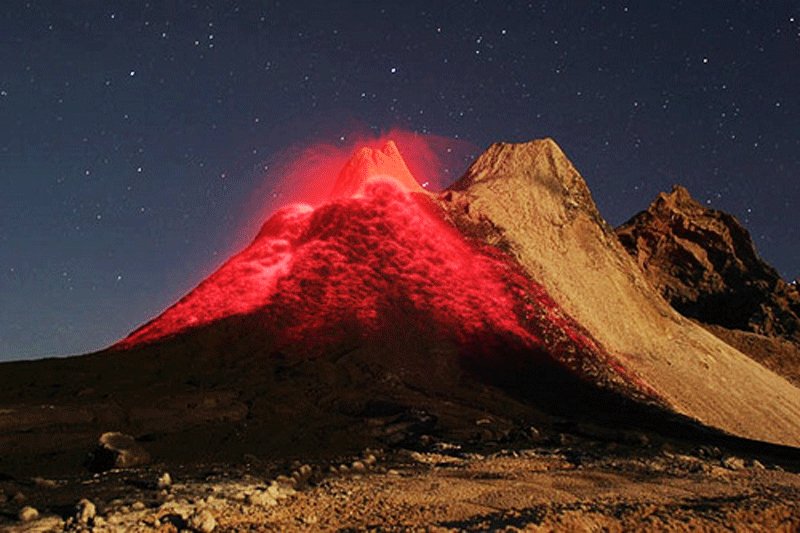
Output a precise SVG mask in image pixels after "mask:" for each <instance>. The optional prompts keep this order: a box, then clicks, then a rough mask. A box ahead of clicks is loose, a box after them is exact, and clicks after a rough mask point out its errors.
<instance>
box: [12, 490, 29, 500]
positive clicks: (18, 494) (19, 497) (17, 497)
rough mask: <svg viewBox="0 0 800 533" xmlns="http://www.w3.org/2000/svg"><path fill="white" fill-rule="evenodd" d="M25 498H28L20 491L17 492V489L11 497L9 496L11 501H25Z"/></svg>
mask: <svg viewBox="0 0 800 533" xmlns="http://www.w3.org/2000/svg"><path fill="white" fill-rule="evenodd" d="M27 499H28V498H27V497H26V496H25V495H24V494H22V493H21V492H19V491H17V492H16V493H15V494H14V496H12V497H11V501H12V502H14V503H22V502H24V501H25V500H27Z"/></svg>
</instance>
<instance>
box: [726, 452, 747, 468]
mask: <svg viewBox="0 0 800 533" xmlns="http://www.w3.org/2000/svg"><path fill="white" fill-rule="evenodd" d="M722 466H724V467H725V468H727V469H728V470H741V469H742V468H744V467H745V463H744V459H742V458H740V457H735V456H733V455H731V456H728V457H726V458H725V459H723V460H722Z"/></svg>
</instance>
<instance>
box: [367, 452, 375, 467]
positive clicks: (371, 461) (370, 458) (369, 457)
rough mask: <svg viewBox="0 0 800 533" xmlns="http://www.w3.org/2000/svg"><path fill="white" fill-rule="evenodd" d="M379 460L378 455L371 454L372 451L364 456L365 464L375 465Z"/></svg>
mask: <svg viewBox="0 0 800 533" xmlns="http://www.w3.org/2000/svg"><path fill="white" fill-rule="evenodd" d="M377 462H378V459H377V457H375V456H374V455H373V454H371V453H370V454H368V455H367V456H366V457H365V458H364V464H365V465H367V466H374V465H375V463H377Z"/></svg>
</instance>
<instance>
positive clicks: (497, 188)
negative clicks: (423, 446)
mask: <svg viewBox="0 0 800 533" xmlns="http://www.w3.org/2000/svg"><path fill="white" fill-rule="evenodd" d="M329 178H331V179H332V182H333V184H334V185H333V188H332V193H331V194H330V196H329V198H328V199H327V200H326V201H324V202H321V203H319V204H318V205H314V206H312V205H308V204H293V205H288V206H285V207H283V208H282V209H279V210H277V211H276V212H275V213H274V214H273V215H272V216H271V217H270V218H269V219H268V220H267V221H266V222H265V223H264V224H263V226H262V227H261V229H260V231H259V232H258V233H257V235H256V236H255V238H254V239H253V241H252V242H251V243H250V244H249V245H248V246H247V247H246V248H245V249H244V250H242V251H241V252H239V253H237V254H236V255H234V256H233V257H231V258H230V259H229V260H228V261H226V262H225V263H224V264H223V265H222V266H221V267H220V268H219V269H218V270H217V271H215V272H214V273H213V274H211V275H210V276H209V277H208V278H207V279H205V280H204V281H203V282H202V283H200V284H199V285H198V286H197V287H196V288H195V289H194V290H192V291H190V292H189V293H188V294H187V295H186V296H184V297H183V298H181V299H180V300H179V301H178V302H177V303H175V304H174V305H173V306H171V307H169V308H168V309H167V310H165V311H164V312H163V313H161V314H160V315H159V316H157V317H155V318H154V319H153V320H151V321H150V322H148V323H146V324H144V325H143V326H141V327H139V328H138V329H136V330H135V331H134V332H133V333H131V334H130V335H128V336H127V337H126V338H124V339H122V340H121V341H119V342H118V343H116V344H115V345H113V346H112V347H110V348H109V349H107V350H104V351H101V352H98V353H95V354H89V355H85V356H81V357H74V358H66V359H53V360H45V361H34V362H18V363H8V364H4V365H2V370H3V371H2V372H0V406H2V408H3V409H2V410H0V429H2V430H3V437H0V444H2V445H3V454H2V456H0V467H2V468H3V469H5V471H15V470H20V469H23V470H24V468H26V465H30V464H31V463H36V464H38V462H39V459H40V458H41V457H43V456H46V457H48V458H49V461H51V463H52V464H53V465H54V466H53V468H56V466H57V465H58V464H61V465H67V464H71V465H75V464H79V463H80V461H81V459H80V457H82V456H84V455H85V453H86V450H87V447H88V446H90V444H91V443H92V442H94V441H95V440H96V438H97V434H98V432H99V431H122V432H125V433H129V434H132V435H135V436H138V437H140V438H141V439H143V440H144V441H145V442H146V443H147V447H148V451H149V452H150V454H151V455H152V456H154V457H158V458H160V459H161V460H164V461H178V462H187V461H194V460H209V459H214V460H230V459H232V458H241V456H242V455H243V454H246V453H247V454H250V453H253V450H258V451H259V453H265V454H270V455H271V456H275V457H286V456H290V455H292V454H296V453H301V452H302V453H306V454H317V455H332V454H336V453H343V452H346V451H353V450H359V449H363V447H364V446H370V445H375V444H376V443H377V444H380V443H383V444H386V443H389V444H398V443H408V442H409V439H412V440H413V439H414V438H417V437H420V436H427V437H431V436H433V437H432V438H445V437H446V438H451V439H461V440H470V439H475V438H478V437H477V436H480V435H484V436H483V437H481V438H489V439H494V440H497V439H501V438H509V435H512V434H513V432H514V431H515V429H514V428H517V429H518V428H519V427H524V426H525V424H527V423H528V422H530V421H532V420H533V421H536V423H537V424H538V425H542V424H545V425H546V424H548V423H553V424H555V423H557V422H554V421H557V420H564V419H570V420H588V421H591V422H592V423H605V424H607V425H610V426H612V427H615V428H621V427H647V428H650V429H654V430H658V431H665V432H670V431H678V429H676V428H682V429H680V431H684V430H686V428H687V427H691V428H694V429H692V431H695V430H697V431H711V432H716V433H715V434H717V433H718V434H720V435H727V436H735V437H739V438H745V439H754V440H759V441H764V442H768V443H774V444H778V445H789V446H797V445H800V390H799V389H797V388H796V387H794V386H793V385H791V384H790V383H789V382H787V381H786V380H785V379H783V378H782V377H780V376H778V375H777V374H775V373H773V372H772V371H770V370H768V369H766V368H765V367H763V366H761V365H760V364H758V363H757V362H755V361H753V360H752V359H750V358H748V357H747V356H745V355H744V354H742V353H741V352H739V351H738V350H736V349H734V348H733V347H731V346H730V345H728V344H726V343H725V342H723V341H722V340H720V339H718V338H717V337H715V336H713V335H712V334H710V333H708V332H707V331H706V330H704V329H703V328H701V327H700V326H698V325H696V324H695V323H693V322H691V321H690V320H688V319H686V318H684V317H683V316H681V315H680V314H679V313H677V312H676V311H675V310H674V309H672V307H670V305H669V304H668V303H667V302H666V301H665V300H664V299H663V298H662V296H661V295H660V294H659V293H658V292H657V290H656V289H654V288H653V287H652V286H651V284H650V282H649V281H648V280H647V278H646V276H645V274H644V273H643V272H642V270H641V269H640V268H639V266H637V264H636V263H635V262H634V260H633V259H632V258H631V257H630V256H629V254H628V253H627V252H626V251H625V249H624V248H623V247H622V246H621V244H620V242H619V241H618V239H617V237H616V235H615V234H614V232H613V229H612V228H610V226H609V225H608V224H607V223H606V222H605V221H604V220H603V218H602V217H601V216H600V214H599V212H598V211H597V208H596V206H595V205H594V202H593V200H592V198H591V194H590V192H589V189H588V187H587V185H586V183H585V181H584V180H583V178H582V177H581V176H580V174H579V173H578V172H577V170H576V169H575V168H574V167H573V165H572V164H571V163H570V162H569V160H568V159H567V157H566V156H565V155H564V153H563V152H562V151H561V150H560V148H559V147H558V146H557V145H556V144H555V142H554V141H552V140H550V139H545V140H540V141H532V142H529V143H522V144H505V143H499V144H495V145H493V146H491V147H490V148H489V149H488V150H487V151H486V152H485V153H484V154H483V155H482V156H480V157H479V158H478V159H477V160H476V161H475V163H473V165H472V166H471V167H470V168H469V170H468V171H467V173H466V174H465V176H464V177H463V178H461V179H460V180H459V181H457V182H456V183H455V184H454V185H452V186H451V187H450V188H449V189H447V190H445V191H443V192H439V193H432V192H429V191H427V190H426V189H425V188H424V187H422V186H420V185H419V183H418V182H417V180H416V179H415V178H414V176H413V175H412V173H411V171H410V170H409V167H408V165H406V163H405V162H404V160H403V157H402V147H401V146H397V145H396V144H395V143H392V142H387V143H386V144H385V145H383V146H381V147H377V148H376V147H367V148H362V149H360V150H357V151H356V152H355V153H354V155H353V157H352V158H351V159H350V160H349V161H348V162H347V163H346V164H345V165H344V166H343V168H342V169H341V170H340V171H339V173H338V174H337V175H335V176H331V177H329ZM20 384H23V385H20ZM45 407H46V408H45ZM476 420H480V421H485V420H490V421H491V430H489V429H487V428H486V427H483V426H482V429H480V430H476V422H475V421H476ZM482 424H484V423H482ZM484 425H485V424H484ZM698 428H699V429H698ZM53 431H57V432H58V434H59V435H60V438H59V439H58V440H56V441H54V440H53V438H52V434H53ZM487 431H488V436H487V435H486V432H487ZM476 435H477V436H476ZM55 458H57V460H56V459H55Z"/></svg>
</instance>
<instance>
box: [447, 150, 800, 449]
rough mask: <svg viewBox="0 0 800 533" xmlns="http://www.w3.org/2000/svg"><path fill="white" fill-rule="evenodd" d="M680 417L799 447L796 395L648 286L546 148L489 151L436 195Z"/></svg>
mask: <svg viewBox="0 0 800 533" xmlns="http://www.w3.org/2000/svg"><path fill="white" fill-rule="evenodd" d="M442 205H443V207H444V208H445V209H446V210H447V211H448V213H449V215H450V218H451V220H452V221H453V222H454V223H455V224H456V225H458V227H460V228H461V229H462V231H464V232H465V233H467V234H474V235H480V236H482V237H484V238H486V239H488V240H490V241H492V242H495V243H497V244H498V245H499V246H501V247H503V248H505V249H507V250H508V251H509V252H510V253H512V254H513V256H514V257H515V258H516V259H517V260H518V261H519V262H520V264H521V265H522V266H523V267H524V269H525V271H526V272H527V273H528V275H529V276H530V277H531V278H532V279H536V280H537V281H538V282H539V283H541V284H542V285H543V286H544V288H545V289H546V290H547V291H548V293H549V294H550V295H551V296H552V297H553V299H554V300H555V301H556V302H557V303H558V304H559V305H560V306H561V307H562V308H563V309H564V310H565V311H566V312H567V313H568V314H570V315H571V316H572V317H574V318H575V319H576V320H577V321H578V322H579V323H580V324H581V325H582V326H584V327H585V328H586V329H587V330H588V331H589V333H590V334H591V335H593V336H594V337H595V338H596V339H597V340H598V341H599V342H600V343H601V344H602V345H603V346H604V347H605V348H606V349H607V350H608V351H609V352H611V353H613V354H615V355H616V356H617V357H619V358H620V359H621V361H622V363H623V365H624V366H626V367H627V368H631V369H632V370H633V371H635V372H637V373H638V374H639V375H640V376H641V377H642V378H643V379H644V380H645V381H646V382H647V383H648V384H649V385H650V386H651V387H652V388H653V389H655V390H656V391H658V393H659V394H660V395H661V397H662V398H663V399H665V400H666V402H667V403H668V404H669V405H670V406H671V408H672V409H674V410H675V411H677V412H678V413H682V414H685V415H687V416H689V417H691V418H694V419H696V420H698V421H700V422H702V423H704V424H708V425H710V426H712V427H716V428H719V429H722V430H724V431H727V432H729V433H732V434H734V435H740V436H744V437H748V438H753V439H759V440H765V441H770V442H775V443H783V444H790V445H794V446H797V445H800V389H797V388H796V387H794V386H792V385H791V384H790V383H788V382H787V381H786V380H785V379H783V378H781V377H780V376H778V375H776V374H775V373H773V372H771V371H769V370H767V369H765V368H764V367H762V366H761V365H759V364H757V363H756V362H754V361H753V360H751V359H750V358H748V357H746V356H745V355H744V354H742V353H741V352H739V351H737V350H735V349H734V348H732V347H731V346H729V345H727V344H725V343H724V342H722V341H721V340H719V339H718V338H717V337H715V336H714V335H712V334H711V333H709V332H707V331H705V330H704V329H702V328H700V327H699V326H697V325H695V324H693V323H691V322H690V321H689V320H687V319H685V318H684V317H682V316H681V315H680V314H678V313H677V312H676V311H675V310H673V309H672V308H671V307H670V306H669V304H668V303H667V302H666V301H664V299H663V298H661V296H660V295H659V294H658V293H657V292H656V291H655V290H654V289H652V287H651V286H650V284H649V283H648V282H647V280H646V278H645V276H644V274H643V273H642V272H641V270H640V269H639V268H638V267H637V265H636V264H635V263H634V262H633V260H632V259H631V257H630V256H629V255H628V253H627V252H626V251H625V250H624V249H623V247H622V246H621V245H620V243H619V241H618V239H617V237H616V235H615V234H614V232H613V230H612V228H611V227H610V226H609V225H608V224H607V223H606V222H605V221H604V220H603V219H602V217H601V216H600V214H599V212H598V211H597V208H596V206H595V205H594V202H593V201H592V198H591V195H590V193H589V190H588V188H587V186H586V183H585V182H584V181H583V179H582V178H581V176H580V174H578V172H577V171H576V170H575V168H574V167H573V166H572V164H571V163H570V162H569V160H568V159H567V158H566V156H565V155H564V154H563V152H562V151H561V150H560V149H559V147H558V146H557V145H556V144H555V142H553V141H552V140H549V139H547V140H543V141H533V142H530V143H523V144H502V143H501V144H495V145H492V146H491V147H490V148H489V149H488V150H487V151H486V152H485V153H484V154H483V155H481V156H480V157H479V158H478V160H477V161H476V162H475V163H473V165H472V166H471V167H470V168H469V170H468V171H467V173H466V175H465V176H464V177H463V178H462V179H461V180H460V181H459V182H458V183H456V184H455V185H454V186H453V187H452V188H451V190H450V191H449V192H447V193H445V194H444V195H443V196H442Z"/></svg>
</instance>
